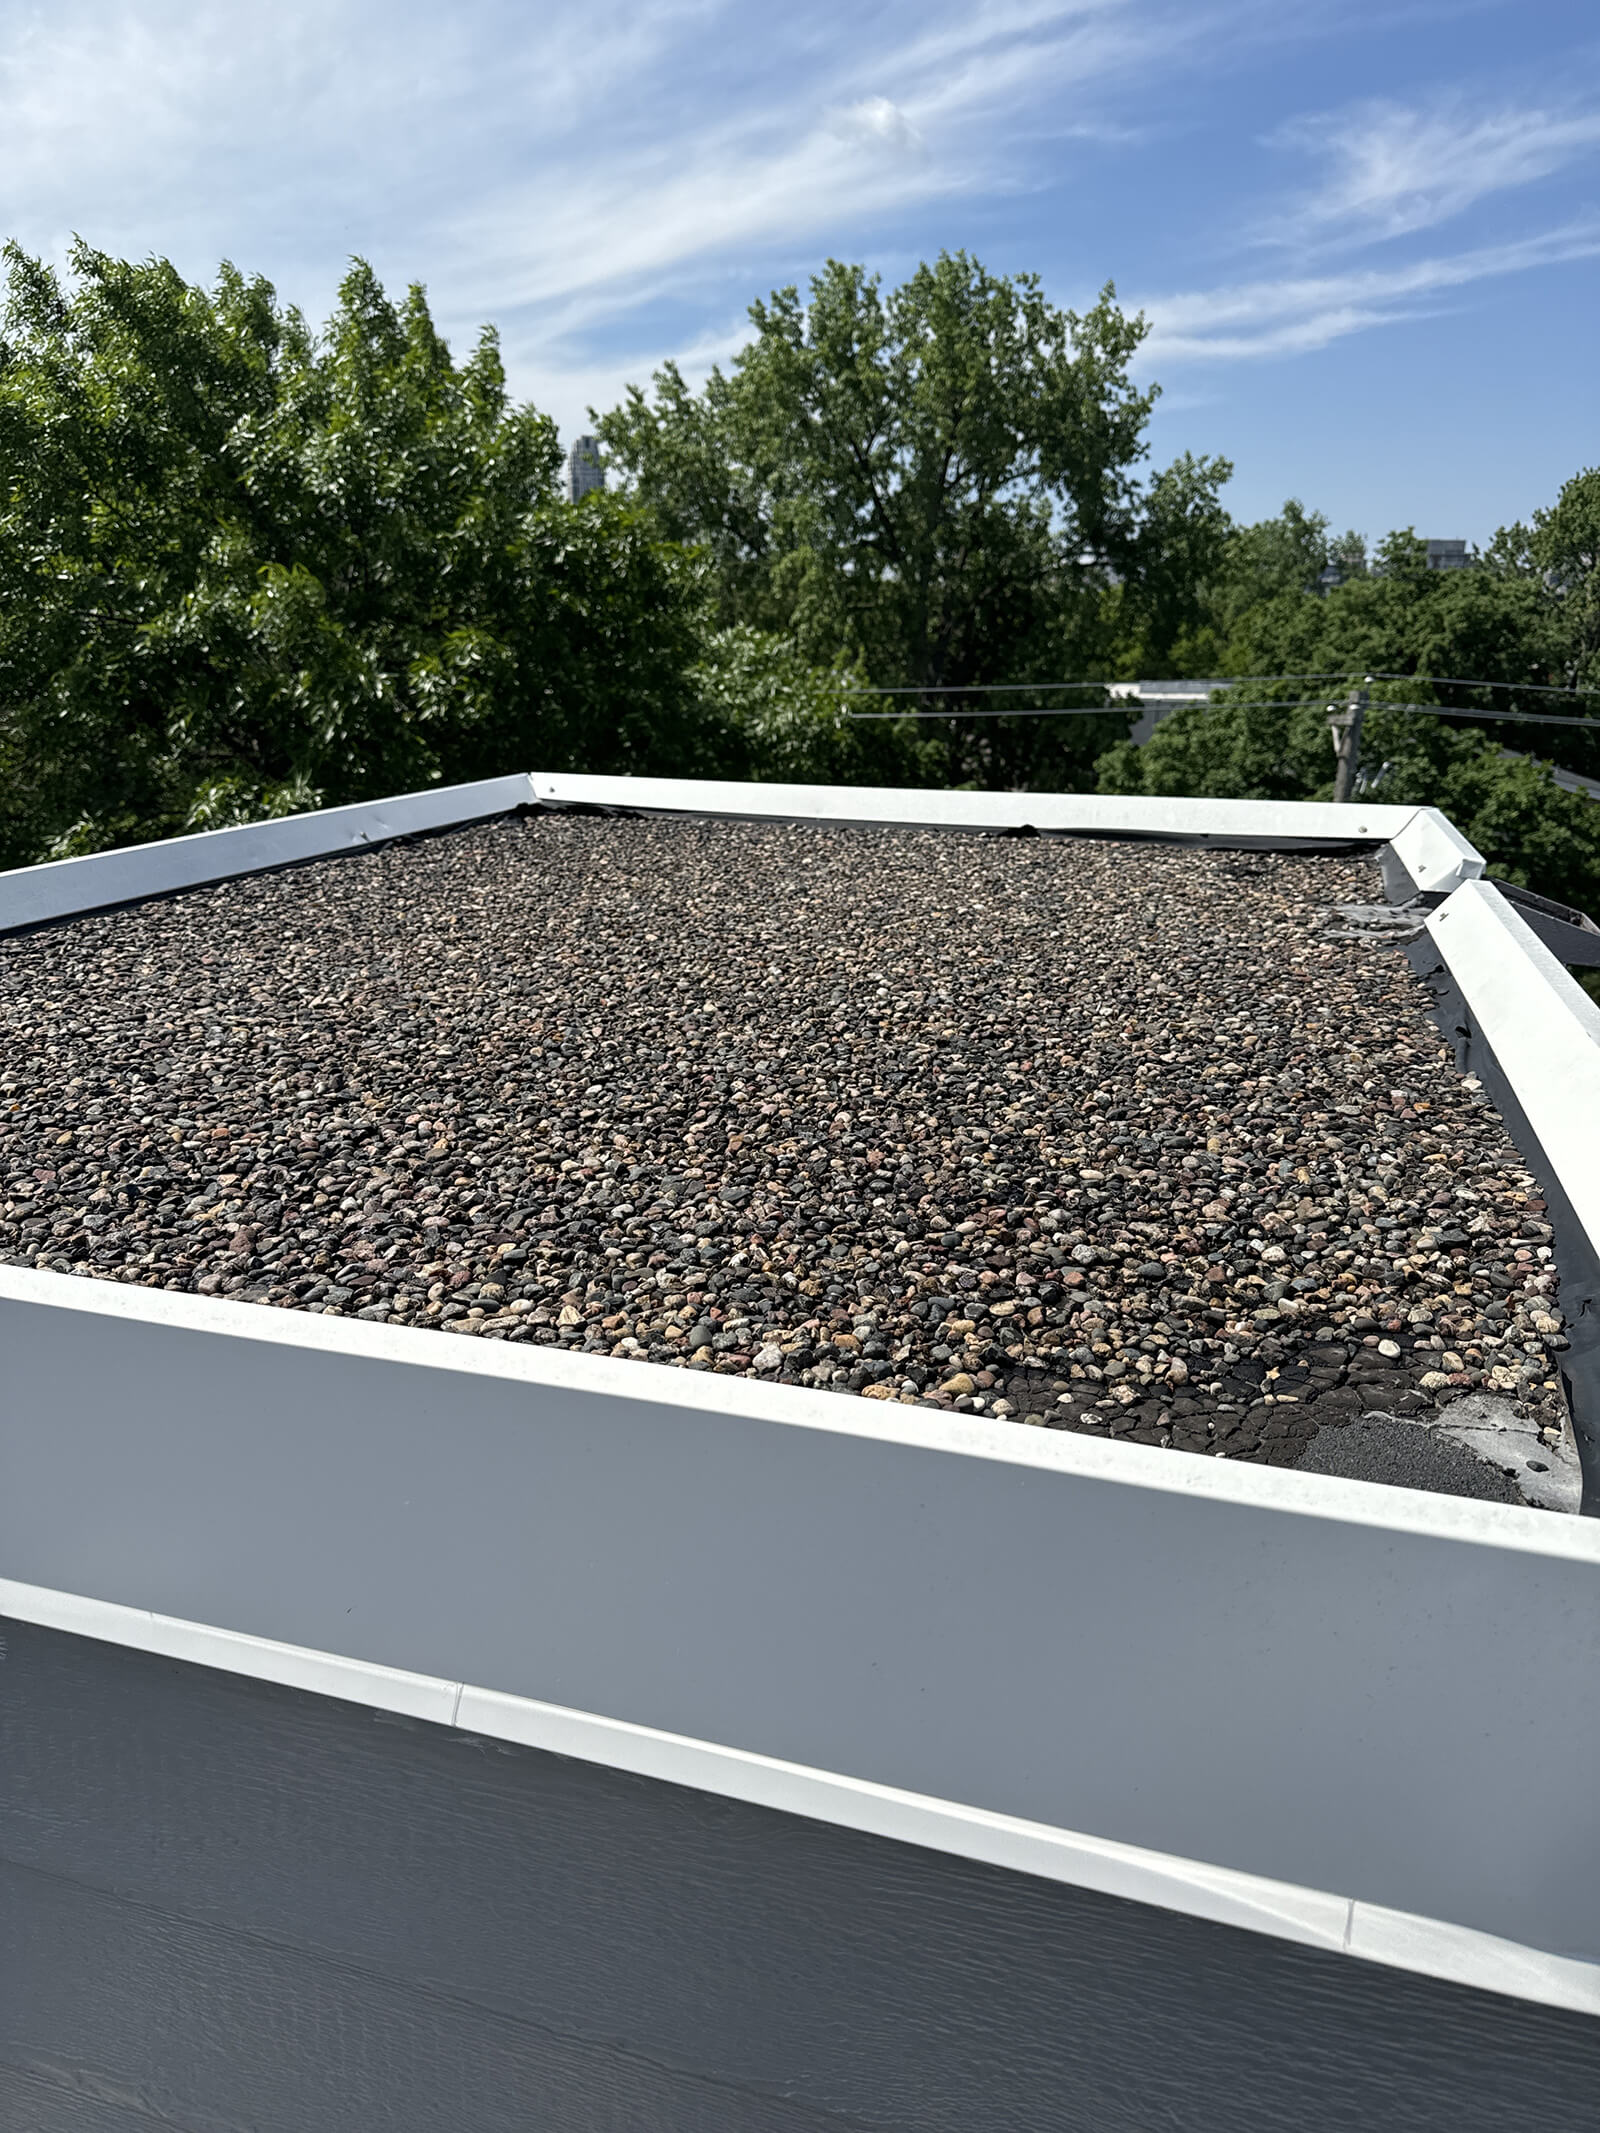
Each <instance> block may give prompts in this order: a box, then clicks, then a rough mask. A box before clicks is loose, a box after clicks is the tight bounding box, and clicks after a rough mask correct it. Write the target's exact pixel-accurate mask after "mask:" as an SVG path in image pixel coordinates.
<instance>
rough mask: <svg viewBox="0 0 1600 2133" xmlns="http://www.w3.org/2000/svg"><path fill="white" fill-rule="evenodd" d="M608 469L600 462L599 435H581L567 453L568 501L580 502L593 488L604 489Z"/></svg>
mask: <svg viewBox="0 0 1600 2133" xmlns="http://www.w3.org/2000/svg"><path fill="white" fill-rule="evenodd" d="M605 485H606V470H605V468H604V467H603V466H602V465H601V464H600V440H599V438H598V437H580V438H578V439H577V441H576V442H575V443H574V445H573V447H572V450H571V451H570V452H569V453H568V454H567V501H568V502H569V503H573V504H576V503H580V502H581V501H582V500H583V498H584V497H586V496H587V495H588V494H589V491H590V490H591V489H603V488H604V487H605Z"/></svg>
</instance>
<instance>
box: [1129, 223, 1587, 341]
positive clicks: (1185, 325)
mask: <svg viewBox="0 0 1600 2133" xmlns="http://www.w3.org/2000/svg"><path fill="white" fill-rule="evenodd" d="M1597 257H1600V216H1594V217H1589V218H1587V219H1585V220H1583V221H1579V222H1572V223H1568V224H1567V225H1565V226H1564V227H1563V228H1560V229H1556V230H1547V231H1544V232H1542V233H1540V234H1539V235H1537V236H1532V237H1526V238H1522V239H1519V240H1518V241H1516V242H1514V243H1510V244H1500V245H1484V246H1480V247H1478V248H1477V249H1475V250H1471V251H1466V252H1459V253H1456V254H1455V255H1453V256H1447V257H1442V258H1433V259H1419V260H1415V261H1413V262H1412V263H1411V264H1409V265H1407V266H1403V267H1372V268H1366V269H1358V270H1355V271H1352V272H1350V273H1345V274H1322V275H1294V276H1288V277H1286V278H1284V279H1282V280H1276V281H1274V280H1260V281H1250V282H1240V283H1235V284H1234V285H1232V286H1231V287H1227V288H1219V289H1206V290H1195V291H1190V292H1188V293H1184V294H1177V295H1172V296H1158V297H1153V298H1150V299H1148V300H1147V301H1146V302H1145V303H1144V306H1143V308H1144V311H1145V314H1146V316H1147V317H1148V318H1149V320H1150V323H1151V329H1152V330H1151V334H1150V338H1149V340H1148V341H1147V342H1146V343H1145V347H1144V350H1143V360H1144V361H1145V362H1146V363H1147V364H1155V365H1159V364H1162V363H1175V362H1176V363H1182V362H1193V361H1196V360H1203V361H1209V362H1219V361H1220V362H1239V361H1259V360H1260V359H1261V358H1263V357H1267V356H1285V355H1305V354H1308V353H1310V352H1312V351H1313V350H1315V349H1319V348H1326V347H1327V346H1328V345H1329V344H1330V343H1331V342H1333V341H1337V340H1342V339H1344V338H1345V337H1346V336H1347V335H1349V334H1352V333H1360V332H1363V331H1366V330H1368V329H1370V328H1372V327H1378V326H1388V325H1393V324H1396V323H1397V322H1399V321H1400V320H1402V319H1406V318H1415V317H1417V316H1418V315H1419V314H1421V313H1422V312H1424V311H1430V310H1435V309H1437V308H1438V300H1439V299H1440V298H1441V297H1442V296H1443V295H1444V294H1445V293H1446V292H1447V291H1449V290H1454V289H1463V288H1466V287H1467V286H1469V285H1470V284H1471V283H1473V282H1479V281H1487V280H1491V279H1495V278H1498V277H1501V276H1504V275H1510V274H1522V273H1527V272H1528V271H1530V270H1531V269H1533V268H1536V267H1549V266H1559V265H1563V264H1566V263H1567V262H1570V261H1572V260H1578V259H1593V258H1597Z"/></svg>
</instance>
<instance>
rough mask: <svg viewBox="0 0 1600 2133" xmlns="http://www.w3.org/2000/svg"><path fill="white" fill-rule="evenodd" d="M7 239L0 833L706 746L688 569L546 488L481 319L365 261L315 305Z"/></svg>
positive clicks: (174, 821) (102, 831) (537, 419)
mask: <svg viewBox="0 0 1600 2133" xmlns="http://www.w3.org/2000/svg"><path fill="white" fill-rule="evenodd" d="M6 256H7V261H8V267H9V281H8V293H7V302H6V307H5V319H4V343H3V347H0V477H3V481H0V857H3V858H4V859H5V860H7V861H9V862H12V863H15V862H16V861H18V860H25V859H29V858H33V857H36V856H39V855H40V854H41V853H42V852H44V851H48V850H57V851H73V850H89V849H94V848H96V847H98V846H100V845H104V844H107V843H114V842H122V841H127V840H128V839H130V838H133V837H141V836H152V835H159V834H162V833H165V832H168V831H171V830H175V829H180V828H185V827H210V826H215V825H218V824H221V823H225V822H228V821H233V820H241V819H247V818H249V817H252V816H256V815H260V814H263V813H272V812H275V811H282V810H283V809H285V808H289V807H301V806H308V805H317V804H331V803H333V802H337V801H342V800H349V799H357V798H361V797H364V796H369V795H373V794H379V793H384V792H394V791H400V790H405V789H407V788H410V787H416V786H421V785H425V784H428V783H431V782H436V781H439V780H450V779H457V778H466V777H473V776H478V775H482V774H485V773H489V772H493V771H498V770H508V769H512V768H516V767H522V766H525V765H530V764H534V763H539V764H550V765H552V766H579V767H583V768H587V769H619V770H620V769H641V770H644V769H692V768H695V767H702V766H703V764H704V763H705V761H706V760H707V758H708V751H709V752H710V754H712V755H714V744H715V735H714V733H713V732H712V731H711V730H710V729H709V728H708V727H707V725H706V722H705V721H704V719H703V718H702V716H701V714H700V708H699V704H698V699H697V697H696V694H695V691H694V687H693V684H692V683H691V681H690V679H689V670H690V668H691V667H692V665H693V663H694V660H695V658H696V656H697V654H698V652H699V648H700V644H701V637H702V632H701V629H700V623H699V616H700V612H701V608H702V604H703V599H704V594H703V588H702V586H701V583H700V574H699V572H698V570H697V569H696V567H695V566H694V565H693V564H692V562H691V561H690V559H689V558H687V557H686V556H684V555H683V554H682V553H681V552H680V551H677V550H675V549H673V548H672V547H671V546H670V545H669V544H665V543H663V542H662V541H661V539H660V538H659V535H658V533H657V531H656V529H655V528H654V526H653V525H651V524H649V523H647V522H646V520H645V518H644V517H643V516H642V515H641V514H640V513H639V512H638V511H637V510H634V509H630V508H628V507H627V506H625V505H623V504H621V503H620V502H618V501H617V500H616V499H614V498H612V499H608V498H605V497H598V498H593V499H590V500H588V501H587V502H586V503H585V505H584V506H583V507H581V508H580V509H578V510H573V509H572V508H571V507H569V506H567V505H565V504H564V503H561V502H560V501H559V499H558V497H557V495H556V491H555V486H554V483H555V475H556V470H557V463H558V447H557V440H556V435H555V431H554V429H553V427H552V425H551V424H550V423H549V421H548V420H547V419H546V418H545V417H543V416H542V415H539V414H537V413H536V412H535V411H534V410H532V409H531V408H519V407H514V406H513V405H511V403H510V401H509V399H508V396H507V393H506V389H505V382H504V378H503V375H502V371H501V366H500V360H499V354H498V350H497V347H496V344H495V338H494V335H493V333H492V332H491V331H486V332H485V333H484V334H483V336H482V337H481V338H480V340H479V343H478V345H477V347H476V349H475V350H474V351H473V352H472V354H471V355H470V356H469V357H468V358H467V360H466V361H465V362H462V363H459V364H458V363H456V362H455V361H454V360H453V359H452V357H451V355H450V352H449V350H448V349H447V347H446V346H445V344H444V342H443V341H442V340H441V339H440V338H439V336H438V334H437V333H436V332H435V330H434V327H433V324H432V321H431V319H430V317H429V314H428V308H427V304H426V301H425V299H424V297H423V294H422V292H421V290H420V289H413V290H412V291H411V292H410V294H409V296H408V298H407V299H406V301H405V302H404V303H403V304H402V305H399V306H396V305H394V304H392V303H391V302H390V301H389V299H388V298H387V297H386V296H385V295H384V292H383V290H382V289H381V288H380V286H379V285H378V282H377V280H376V278H375V277H374V276H373V274H372V273H371V271H370V269H368V268H367V267H366V266H365V265H363V264H361V263H360V262H357V263H356V264H355V265H354V266H353V267H352V269H351V272H350V273H349V275H348V276H347V277H346V279H345V282H344V284H343V286H342V288H341V290H340V295H339V303H338V307H337V309H336V311H335V313H334V316H333V318H332V319H331V320H330V321H329V324H328V326H327V328H326V330H325V331H324V332H323V333H322V334H320V335H314V334H313V333H312V332H311V331H310V330H309V329H308V328H307V326H306V324H305V322H304V321H303V320H302V319H301V317H300V316H299V314H298V313H297V312H295V311H294V310H292V309H286V308H284V307H282V306H280V305H279V303H278V302H277V300H276V298H275V296H274V293H273V291H272V289H271V288H270V286H269V285H268V284H267V283H266V282H264V281H262V280H260V279H259V278H258V279H247V278H245V277H244V276H242V275H240V274H239V273H237V272H236V271H235V270H234V269H233V268H231V267H224V268H223V269H222V272H221V273H220V275H219V277H218V279H217V282H216V285H215V287H214V288H213V289H211V290H204V289H198V288H193V287H190V286H188V285H187V284H186V283H185V282H184V281H183V280H182V278H181V277H180V276H179V275H178V274H177V272H176V271H175V270H174V269H173V268H172V267H171V266H170V265H169V264H168V263H167V262H165V261H161V260H152V261H148V262H144V263H142V264H130V263H127V262H124V261H118V260H113V259H110V258H107V257H106V256H105V255H104V254H102V253H98V252H95V251H93V250H91V249H89V248H88V247H86V246H79V247H78V248H77V249H76V250H75V252H74V254H73V260H72V270H73V273H72V281H71V283H70V284H67V283H64V282H63V281H62V279H61V278H60V277H58V276H57V275H56V274H55V273H53V272H52V271H51V270H50V269H49V268H47V267H45V266H43V265H41V264H40V263H39V262H38V261H36V260H33V259H30V258H28V257H27V256H26V255H25V254H24V253H22V252H20V251H18V250H17V249H16V248H15V247H12V248H11V249H10V250H9V251H8V253H7V255H6Z"/></svg>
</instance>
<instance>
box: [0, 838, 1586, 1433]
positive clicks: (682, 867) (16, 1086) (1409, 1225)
mask: <svg viewBox="0 0 1600 2133" xmlns="http://www.w3.org/2000/svg"><path fill="white" fill-rule="evenodd" d="M1377 894H1378V891H1377V888H1376V869H1375V866H1374V865H1373V864H1372V863H1371V862H1369V861H1366V860H1352V859H1335V858H1322V857H1307V856H1299V855H1287V854H1228V853H1218V852H1207V851H1199V850H1194V849H1181V848H1175V847H1165V846H1160V845H1129V844H1104V843H1095V842H1092V841H1089V840H1078V839H1056V838H1051V837H1037V838H1027V839H1010V838H994V837H987V836H980V835H977V834H974V833H968V832H946V831H934V830H875V829H861V828H843V827H820V826H812V825H763V824H751V823H733V822H710V821H697V820H684V819H680V820H644V819H632V818H614V819H602V818H598V817H594V816H580V815H560V814H548V815H539V814H536V815H531V816H528V817H523V818H515V819H507V820H502V821H498V822H494V823H489V824H484V825H480V826H477V827H474V828H471V829H466V830H460V831H455V832H451V833H448V834H445V835H441V836H437V837H430V838H425V839H421V840H416V841H412V842H409V843H407V842H401V843H397V844H394V845H391V846H388V847H386V848H383V849H380V850H377V851H374V852H369V853H365V854H362V855H360V856H356V857H351V858H346V859H339V860H335V861H328V862H321V863H318V864H315V865H310V866H305V867H300V868H296V869H294V870H291V871H288V872H284V873H279V874H271V875H257V876H252V877H249V878H246V879H243V880H240V881H235V882H230V883H225V884H223V885H221V886H218V887H215V888H210V889H203V890H197V891H193V892H190V893H187V894H184V895H181V896H177V897H173V898H171V899H169V900H166V901H162V902H154V903H149V904H145V905H142V906H139V907H136V908H133V909H128V910H123V911H118V912H113V913H109V914H104V915H101V916H97V917H90V918H84V919H80V920H77V921H75V922H73V923H71V924H68V925H62V926H56V927H50V928H46V929H43V930H40V931H38V932H35V933H32V934H26V935H19V936H14V937H11V938H8V939H6V940H4V941H0V1016H3V1027H4V1032H5V1041H4V1045H3V1048H0V1058H3V1061H4V1066H3V1070H0V1187H3V1193H4V1197H3V1200H0V1258H5V1259H7V1260H10V1261H13V1262H20V1263H23V1264H27V1265H32V1266H42V1267H52V1268H56V1269H58V1270H62V1271H70V1272H75V1273H79V1274H84V1275H91V1276H95V1277H97V1278H103V1279H109V1280H118V1281H125V1282H136V1283H142V1284H144V1285H146V1286H149V1287H165V1288H172V1289H183V1290H193V1291H197V1292H199V1293H202V1294H207V1295H223V1296H230V1297H235V1298H243V1299H245V1300H247V1301H252V1302H260V1303H266V1304H272V1305H279V1306H283V1307H286V1308H291V1309H299V1310H305V1311H313V1312H321V1313H325V1314H334V1315H338V1314H343V1315H347V1316H360V1317H363V1318H366V1319H369V1320H374V1321H387V1322H389V1323H392V1324H401V1325H407V1326H419V1327H434V1328H442V1329H443V1330H446V1331H451V1332H455V1333H457V1334H463V1335H466V1336H468V1337H473V1338H479V1339H500V1340H514V1341H532V1342H538V1343H543V1344H547V1345H560V1346H562V1347H567V1348H576V1349H582V1350H585V1351H587V1352H591V1353H596V1354H606V1355H615V1356H619V1357H624V1358H631V1359H635V1360H640V1361H646V1362H651V1363H655V1364H658V1365H660V1364H669V1365H674V1366H677V1367H682V1368H693V1369H698V1370H714V1371H718V1372H724V1373H726V1372H734V1373H746V1374H755V1375H760V1376H762V1377H765V1378H767V1379H769V1380H777V1381H780V1382H783V1383H788V1384H802V1385H809V1386H820V1387H827V1388H830V1389H833V1390H836V1391H843V1392H853V1393H862V1394H868V1395H870V1396H871V1397H874V1398H878V1399H894V1400H899V1401H920V1402H923V1403H925V1404H931V1405H933V1406H934V1407H936V1408H943V1409H948V1410H951V1411H958V1412H961V1413H985V1414H988V1415H991V1416H998V1417H1000V1418H1002V1419H1006V1418H1010V1419H1011V1420H1012V1422H1013V1423H1014V1424H1016V1425H1024V1426H1025V1425H1029V1424H1031V1425H1035V1426H1037V1425H1038V1424H1039V1423H1041V1422H1043V1423H1045V1424H1046V1425H1047V1426H1050V1427H1053V1428H1064V1429H1076V1430H1088V1431H1092V1432H1095V1433H1098V1434H1102V1435H1113V1436H1117V1437H1123V1438H1132V1439H1135V1440H1137V1441H1139V1442H1143V1443H1147V1444H1161V1445H1171V1446H1176V1447H1177V1448H1179V1449H1181V1450H1186V1451H1191V1452H1207V1453H1220V1454H1225V1455H1226V1456H1227V1457H1229V1458H1235V1459H1250V1460H1256V1461H1261V1462H1267V1463H1270V1464H1273V1465H1288V1464H1292V1463H1294V1461H1295V1460H1296V1459H1297V1458H1298V1457H1299V1456H1300V1454H1301V1453H1302V1452H1303V1450H1304V1448H1305V1446H1306V1445H1307V1444H1308V1443H1309V1442H1310V1439H1311V1438H1312V1436H1313V1435H1315V1434H1316V1432H1317V1431H1318V1430H1319V1429H1320V1428H1325V1427H1326V1426H1327V1425H1328V1424H1329V1423H1336V1422H1339V1421H1340V1420H1341V1419H1343V1420H1346V1421H1348V1420H1353V1419H1354V1418H1355V1417H1357V1416H1358V1415H1360V1414H1362V1413H1364V1412H1366V1411H1368V1410H1371V1409H1378V1410H1382V1411H1384V1412H1387V1413H1394V1414H1404V1413H1406V1412H1413V1411H1417V1410H1420V1409H1424V1408H1426V1409H1429V1410H1431V1409H1433V1408H1434V1407H1435V1406H1436V1405H1442V1404H1444V1403H1446V1402H1448V1401H1449V1400H1451V1399H1455V1398H1459V1397H1460V1396H1461V1395H1462V1394H1464V1393H1467V1392H1469V1391H1472V1390H1474V1389H1481V1390H1486V1391H1497V1392H1500V1393H1502V1394H1503V1395H1505V1396H1507V1397H1510V1398H1512V1399H1513V1400H1514V1401H1515V1402H1516V1403H1517V1404H1518V1406H1519V1409H1520V1410H1521V1411H1523V1412H1527V1413H1531V1414H1533V1415H1534V1416H1535V1417H1536V1418H1537V1419H1538V1421H1539V1422H1540V1424H1541V1426H1544V1427H1547V1428H1550V1429H1552V1430H1557V1429H1559V1428H1560V1426H1561V1418H1562V1410H1561V1405H1560V1397H1559V1392H1558V1390H1557V1371H1558V1369H1559V1363H1558V1361H1557V1357H1558V1355H1559V1353H1560V1351H1561V1350H1563V1349H1564V1348H1565V1346H1566V1339H1565V1335H1564V1332H1563V1330H1562V1326H1563V1321H1562V1318H1561V1315H1560V1308H1559V1297H1558V1284H1557V1276H1556V1269H1555V1266H1554V1262H1553V1259H1552V1257H1551V1231H1550V1226H1549V1223H1548V1221H1547V1219H1546V1208H1545V1203H1544V1198H1543V1195H1542V1193H1541V1191H1540V1188H1539V1186H1538V1183H1537V1181H1536V1180H1535V1179H1534V1178H1533V1177H1532V1176H1531V1175H1530V1174H1529V1172H1528V1171H1527V1169H1526V1167H1525V1165H1524V1164H1523V1163H1522V1161H1521V1159H1520V1157H1519V1156H1518V1155H1517V1152H1516V1150H1515V1149H1514V1148H1513V1146H1512V1144H1511V1142H1510V1140H1509V1138H1508V1136H1507V1134H1506V1131H1505V1128H1504V1126H1503V1125H1502V1123H1501V1121H1500V1120H1499V1118H1498V1116H1497V1115H1496V1113H1495V1112H1494V1111H1493V1109H1492V1108H1491V1106H1490V1105H1489V1103H1488V1102H1487V1100H1486V1099H1485V1097H1484V1096H1483V1094H1482V1092H1481V1090H1479V1089H1478V1088H1477V1086H1476V1084H1472V1083H1469V1082H1467V1081H1466V1080H1464V1079H1463V1078H1462V1076H1461V1075H1460V1074H1459V1073H1458V1072H1457V1071H1456V1069H1455V1067H1454V1065H1453V1063H1452V1061H1451V1058H1450V1055H1449V1053H1448V1051H1447V1050H1446V1048H1445V1046H1444V1045H1443V1043H1442V1041H1441V1039H1440V1037H1439V1034H1438V1031H1437V1030H1436V1029H1435V1027H1434V1025H1433V1024H1432V1022H1431V1021H1430V1020H1429V1017H1428V1012H1427V1007H1428V1003H1427V1000H1426V997H1425V995H1424V993H1423V991H1422V988H1421V987H1420V985H1419V984H1418V983H1417V982H1416V980H1414V979H1413V977H1412V976H1411V974H1410V971H1409V970H1408V968H1407V966H1406V964H1405V963H1404V961H1403V960H1402V958H1401V957H1400V955H1399V954H1398V953H1396V951H1395V950H1394V949H1393V948H1392V947H1389V946H1385V945H1383V944H1382V943H1381V941H1378V940H1375V939H1368V938H1364V937H1358V938H1351V937H1349V933H1348V929H1344V930H1343V931H1341V930H1340V929H1339V928H1338V927H1336V926H1335V925H1334V924H1333V922H1332V920H1331V917H1330V914H1331V912H1332V911H1333V909H1334V907H1335V906H1338V905H1340V904H1345V905H1348V904H1352V903H1358V902H1362V901H1367V902H1372V901H1375V900H1376V897H1377Z"/></svg>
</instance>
